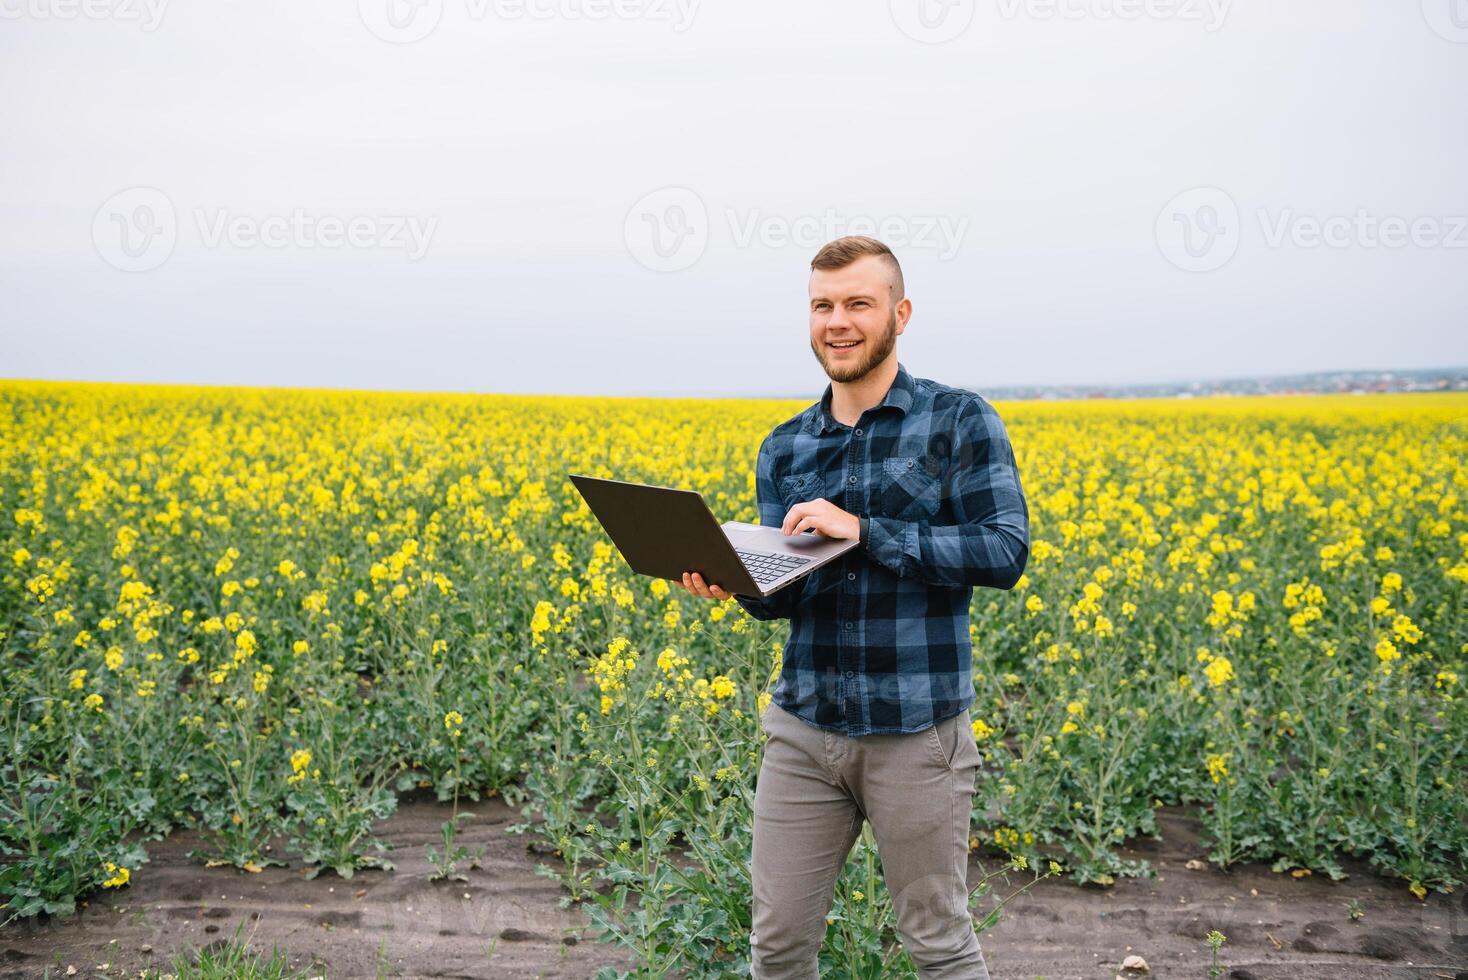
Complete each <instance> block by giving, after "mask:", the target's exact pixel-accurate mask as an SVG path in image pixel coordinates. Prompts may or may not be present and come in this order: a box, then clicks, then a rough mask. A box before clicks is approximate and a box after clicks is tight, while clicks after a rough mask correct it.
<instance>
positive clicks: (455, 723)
mask: <svg viewBox="0 0 1468 980" xmlns="http://www.w3.org/2000/svg"><path fill="white" fill-rule="evenodd" d="M463 723H464V716H463V715H461V714H459V713H458V712H457V711H450V712H448V713H447V714H445V715H444V716H443V727H444V728H446V729H448V731H449V732H450V734H452V735H453V736H454V737H455V738H458V737H459V735H460V734H462V733H461V730H460V728H459V726H460V725H462V724H463Z"/></svg>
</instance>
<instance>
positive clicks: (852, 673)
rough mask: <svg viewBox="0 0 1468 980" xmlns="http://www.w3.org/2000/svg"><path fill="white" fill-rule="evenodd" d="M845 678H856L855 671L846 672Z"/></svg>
mask: <svg viewBox="0 0 1468 980" xmlns="http://www.w3.org/2000/svg"><path fill="white" fill-rule="evenodd" d="M846 676H847V677H855V676H856V671H854V670H848V671H847V672H846Z"/></svg>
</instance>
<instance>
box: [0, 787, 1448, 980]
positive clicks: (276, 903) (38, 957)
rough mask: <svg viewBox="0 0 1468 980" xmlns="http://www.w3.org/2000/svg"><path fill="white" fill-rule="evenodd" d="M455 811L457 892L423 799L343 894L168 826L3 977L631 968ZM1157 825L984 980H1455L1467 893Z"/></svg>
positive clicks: (18, 935)
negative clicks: (467, 852) (1220, 971)
mask: <svg viewBox="0 0 1468 980" xmlns="http://www.w3.org/2000/svg"><path fill="white" fill-rule="evenodd" d="M468 809H472V810H474V811H475V812H476V813H478V814H479V817H478V818H477V819H475V820H471V821H468V822H467V823H466V824H465V825H464V826H465V830H464V832H463V834H462V835H461V839H463V840H464V841H465V842H466V843H468V844H470V845H471V846H477V845H479V844H484V845H486V846H487V848H488V850H487V851H486V854H485V864H484V867H482V868H480V869H478V870H474V871H470V872H468V873H469V876H470V881H469V882H455V883H434V882H430V881H429V880H428V875H429V874H430V871H431V869H430V868H429V866H428V864H427V862H426V860H425V859H424V856H423V848H424V845H425V844H428V843H431V842H432V843H436V842H437V841H438V835H439V826H440V824H441V823H442V822H443V820H444V819H446V817H447V815H448V810H449V808H448V806H447V804H440V803H438V802H436V801H433V800H431V799H424V798H422V797H418V798H414V797H408V798H406V799H404V800H403V801H402V803H401V804H400V806H399V809H398V812H397V813H396V814H394V815H393V816H392V817H391V818H390V819H389V820H388V821H386V823H385V824H384V826H383V828H382V835H383V836H384V837H385V838H387V839H389V840H391V841H392V842H393V844H394V846H395V847H396V851H395V853H394V854H393V860H394V861H396V862H397V865H398V869H397V871H396V872H393V873H383V872H363V873H359V874H358V876H357V877H356V878H354V879H352V880H351V881H343V880H341V879H339V878H337V877H336V876H335V875H333V874H331V873H329V872H328V873H326V874H323V875H322V876H320V877H319V878H317V879H316V880H314V881H307V880H305V879H304V878H302V877H301V873H300V870H299V868H295V869H292V868H268V869H266V870H265V871H263V872H261V873H259V874H243V873H240V872H237V871H234V870H232V869H228V868H205V867H203V866H201V865H199V864H195V863H192V862H190V861H189V860H188V858H187V857H186V856H185V855H186V854H187V852H188V850H189V849H190V848H191V847H194V846H196V845H197V838H196V837H195V835H193V834H190V833H183V832H180V833H178V834H176V835H175V836H174V837H172V838H170V839H169V840H166V841H161V842H157V843H154V844H152V845H151V846H150V848H149V851H150V856H151V860H150V861H149V863H148V864H145V865H144V866H143V867H142V868H141V869H140V870H139V871H138V872H137V873H135V874H134V876H133V882H132V884H131V885H129V886H128V887H127V888H126V889H124V890H123V891H121V892H117V893H108V894H106V895H104V896H99V897H97V898H96V899H95V900H94V901H92V902H91V903H90V905H88V906H87V907H86V908H84V909H82V910H81V912H80V913H79V914H78V915H77V916H76V917H74V918H72V919H69V920H63V921H57V922H52V923H46V924H29V925H17V926H11V927H9V928H7V929H6V930H5V931H4V934H3V940H0V950H3V952H0V978H10V977H15V978H21V977H26V978H29V977H38V976H40V975H42V973H43V971H44V970H45V968H46V967H47V966H48V965H50V966H52V967H53V969H52V975H53V976H56V975H61V974H63V973H64V971H65V969H66V967H67V966H74V967H76V970H77V973H76V975H77V976H81V977H93V976H110V977H123V976H132V975H135V974H136V973H137V971H138V970H139V969H141V968H142V967H144V966H147V965H150V964H152V965H162V964H166V963H167V962H168V961H169V960H170V959H171V958H172V956H173V955H174V953H176V952H178V951H184V950H190V949H193V948H197V947H200V946H204V945H207V944H209V943H211V942H219V941H222V940H223V939H224V938H226V937H229V936H231V935H233V933H234V931H235V929H236V927H237V926H239V925H240V924H241V923H244V932H245V934H246V935H249V936H250V937H251V942H252V943H253V945H254V946H255V947H256V948H257V949H261V950H264V951H268V950H269V949H270V948H271V946H272V944H275V945H279V946H280V947H281V948H282V949H284V950H287V951H288V952H289V953H290V954H291V958H292V962H293V963H295V964H297V965H303V966H304V965H308V964H311V963H315V964H317V965H319V966H320V967H321V968H323V969H324V970H325V971H328V975H329V976H331V977H361V976H367V977H376V976H379V975H387V976H402V977H475V978H500V977H505V978H520V977H525V978H533V977H545V978H549V977H577V978H585V977H590V976H591V975H593V974H594V973H595V972H596V971H597V970H598V969H600V968H601V967H602V966H604V965H608V964H615V963H619V962H620V963H622V964H627V962H628V960H627V957H626V955H625V954H623V953H620V952H619V951H617V950H615V949H613V948H612V947H610V946H608V945H606V944H603V943H597V942H596V941H595V939H594V937H593V936H592V934H591V931H590V929H589V928H588V927H587V925H586V920H585V918H584V916H583V914H582V913H581V912H580V911H579V910H577V909H575V908H569V909H565V910H562V909H560V908H558V907H557V900H558V899H559V897H560V894H561V892H560V886H559V885H558V884H557V883H556V882H555V881H554V880H552V879H550V878H545V877H541V876H539V875H537V874H535V865H536V864H537V863H538V862H540V861H545V860H553V858H547V857H541V856H539V855H536V854H532V853H529V852H527V850H526V844H527V842H528V841H529V839H530V838H529V835H516V834H506V833H505V830H504V828H505V826H506V825H507V824H509V823H512V822H515V821H517V820H519V819H520V816H519V813H518V812H517V811H515V810H512V809H511V808H509V807H506V806H505V805H504V803H503V802H502V801H500V800H497V799H496V800H492V801H487V802H484V803H479V804H474V805H472V806H470V807H468ZM1159 822H1160V825H1161V827H1162V828H1163V834H1164V841H1163V842H1162V843H1161V844H1154V843H1153V842H1151V841H1146V842H1144V843H1143V845H1142V846H1139V847H1137V848H1134V849H1132V850H1130V851H1128V853H1127V856H1128V857H1146V858H1148V859H1150V860H1152V861H1154V862H1158V863H1159V864H1160V870H1159V877H1158V878H1157V879H1156V880H1152V881H1148V880H1124V881H1122V882H1120V883H1119V884H1117V885H1116V886H1115V887H1114V888H1111V889H1109V890H1100V889H1091V888H1086V889H1081V888H1077V887H1075V886H1074V885H1071V884H1068V883H1065V882H1056V881H1050V882H1046V883H1044V884H1043V885H1042V886H1040V887H1037V888H1036V889H1034V890H1032V891H1031V892H1029V893H1028V894H1026V895H1025V896H1023V897H1022V898H1019V899H1017V900H1015V902H1014V903H1013V904H1011V905H1010V907H1009V909H1008V910H1007V911H1006V914H1005V916H1004V918H1003V919H1002V920H1001V921H1000V923H999V925H998V926H996V927H995V928H994V929H992V930H990V931H988V932H986V933H984V935H983V936H982V937H981V939H982V942H983V946H984V953H985V957H986V959H987V960H988V963H989V969H990V972H991V973H992V974H993V976H994V978H995V980H1019V978H1025V980H1030V978H1034V977H1045V978H1048V980H1061V978H1072V977H1078V978H1085V980H1091V978H1104V980H1111V978H1112V977H1114V976H1115V975H1116V972H1117V968H1118V967H1119V966H1120V963H1121V961H1122V959H1123V957H1125V956H1127V955H1129V954H1131V953H1137V954H1139V955H1141V956H1143V957H1145V958H1146V960H1147V962H1148V964H1149V965H1150V966H1151V971H1152V972H1151V976H1153V977H1157V978H1170V977H1189V978H1200V977H1205V976H1206V971H1207V964H1208V952H1207V948H1206V946H1205V944H1204V942H1203V936H1204V935H1205V934H1206V933H1207V932H1208V931H1209V930H1210V929H1217V930H1219V931H1220V932H1222V933H1224V934H1225V935H1226V936H1228V943H1227V945H1226V946H1225V947H1224V951H1223V956H1222V960H1223V962H1224V963H1225V964H1226V965H1227V966H1228V967H1230V968H1231V969H1230V971H1229V972H1228V973H1227V974H1225V975H1226V976H1229V977H1234V978H1238V980H1248V978H1255V980H1308V978H1316V977H1320V978H1330V980H1377V978H1388V977H1390V978H1396V977H1420V978H1440V977H1446V978H1455V977H1456V978H1463V980H1468V893H1465V891H1462V890H1460V893H1459V894H1455V895H1447V896H1444V895H1437V894H1430V895H1429V896H1428V899H1427V901H1426V902H1418V901H1417V900H1416V899H1415V898H1413V897H1412V896H1411V895H1410V894H1408V892H1407V891H1406V889H1405V887H1403V885H1402V884H1401V883H1398V882H1389V881H1385V880H1383V879H1380V878H1376V877H1374V876H1371V875H1369V874H1366V873H1365V872H1364V869H1362V868H1360V867H1359V866H1355V865H1348V870H1350V871H1351V872H1352V877H1351V878H1350V879H1348V880H1346V881H1343V882H1331V881H1329V880H1328V879H1327V880H1322V879H1318V878H1315V877H1307V878H1301V879H1295V878H1291V877H1290V876H1288V875H1279V874H1273V873H1271V872H1270V871H1269V870H1268V868H1267V867H1257V866H1256V867H1249V868H1244V869H1240V870H1237V871H1234V872H1232V873H1224V872H1220V871H1217V870H1212V869H1208V870H1202V871H1189V870H1186V869H1185V867H1184V865H1185V862H1186V861H1187V860H1188V859H1190V858H1195V857H1199V858H1200V857H1202V848H1201V847H1200V846H1199V844H1198V839H1197V832H1196V824H1195V821H1193V820H1191V819H1190V818H1188V817H1186V816H1184V815H1182V814H1180V813H1179V812H1177V811H1175V810H1164V811H1163V812H1162V814H1161V815H1160V818H1159ZM1015 883H1016V884H1018V880H1016V882H1015ZM1251 890H1252V891H1251ZM1254 892H1257V894H1254ZM1352 898H1355V899H1358V900H1359V901H1360V902H1361V904H1362V906H1363V907H1364V910H1365V916H1364V918H1363V919H1362V920H1361V921H1359V922H1353V921H1352V920H1351V918H1350V916H1349V914H1348V913H1347V910H1346V904H1347V903H1348V902H1349V901H1350V900H1351V899H1352ZM102 964H108V966H107V967H106V968H104V967H103V966H102ZM624 968H625V966H624Z"/></svg>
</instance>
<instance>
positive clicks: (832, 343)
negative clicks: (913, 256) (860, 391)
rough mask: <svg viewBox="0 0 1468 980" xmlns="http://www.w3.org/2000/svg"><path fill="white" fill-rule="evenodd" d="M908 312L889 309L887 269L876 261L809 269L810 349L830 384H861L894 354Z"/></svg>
mask: <svg viewBox="0 0 1468 980" xmlns="http://www.w3.org/2000/svg"><path fill="white" fill-rule="evenodd" d="M911 310H912V304H911V303H910V302H909V301H908V300H907V299H906V298H904V299H903V300H902V301H901V302H899V303H896V304H894V303H893V297H892V273H891V267H890V266H889V265H888V264H887V263H886V262H885V261H884V260H883V259H882V258H880V257H878V256H876V255H864V256H862V257H861V258H859V259H857V260H856V261H855V262H853V263H851V264H850V265H848V266H846V267H845V268H842V269H812V270H811V276H810V349H811V350H812V351H813V352H814V353H815V355H816V360H818V361H820V362H821V367H823V368H824V369H825V371H826V375H827V376H828V377H829V378H830V379H831V380H832V381H839V382H843V383H845V382H851V381H859V380H861V379H862V378H863V377H865V376H866V375H867V374H868V373H870V372H871V371H872V369H873V368H875V367H877V366H878V365H879V364H881V363H882V362H883V361H885V360H886V359H887V357H888V356H889V355H890V354H891V353H892V349H893V348H894V347H895V346H896V343H897V335H898V334H900V333H902V331H903V330H905V329H906V328H907V318H908V316H909V315H910V313H911Z"/></svg>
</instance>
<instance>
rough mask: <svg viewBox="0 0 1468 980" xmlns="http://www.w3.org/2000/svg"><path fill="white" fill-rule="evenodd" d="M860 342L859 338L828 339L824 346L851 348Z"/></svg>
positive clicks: (834, 348) (841, 348) (838, 348)
mask: <svg viewBox="0 0 1468 980" xmlns="http://www.w3.org/2000/svg"><path fill="white" fill-rule="evenodd" d="M860 343H861V341H859V340H828V341H827V342H826V346H827V347H829V348H831V349H832V350H851V349H852V348H853V347H855V346H857V345H858V344H860Z"/></svg>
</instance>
